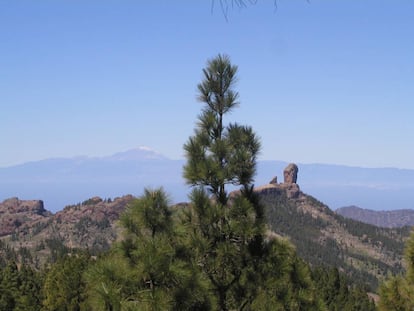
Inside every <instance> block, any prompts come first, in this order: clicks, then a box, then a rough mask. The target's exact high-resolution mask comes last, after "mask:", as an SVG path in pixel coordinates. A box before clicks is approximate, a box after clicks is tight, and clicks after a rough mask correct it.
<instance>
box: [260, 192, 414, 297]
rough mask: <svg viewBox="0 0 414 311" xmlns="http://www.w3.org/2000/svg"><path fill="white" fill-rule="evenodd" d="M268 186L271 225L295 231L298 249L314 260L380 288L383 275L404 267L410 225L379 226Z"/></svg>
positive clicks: (286, 232)
mask: <svg viewBox="0 0 414 311" xmlns="http://www.w3.org/2000/svg"><path fill="white" fill-rule="evenodd" d="M270 190H271V189H267V191H262V193H261V194H260V196H261V198H262V202H263V204H264V205H265V206H266V211H267V219H268V223H269V225H270V227H271V229H272V230H273V231H274V232H276V233H278V234H280V235H282V236H286V237H289V239H290V241H291V242H292V243H293V244H294V245H295V246H296V248H297V252H298V255H299V256H300V257H301V258H303V259H304V260H305V261H307V262H308V263H310V264H311V265H312V266H321V265H326V266H330V267H337V268H338V269H340V270H341V271H343V272H345V273H346V274H347V275H348V276H349V277H350V278H351V279H352V280H354V281H355V282H358V283H361V284H364V286H367V287H368V288H370V290H371V291H375V289H376V288H377V286H378V281H380V280H382V279H383V278H384V277H385V276H387V275H388V274H390V273H391V274H397V273H401V272H402V271H403V267H402V264H401V261H402V254H403V249H404V241H405V240H406V238H407V237H408V235H409V228H408V227H404V228H395V229H389V228H379V227H376V226H373V225H369V224H364V223H361V222H358V221H354V220H351V219H347V218H344V217H342V216H340V215H337V214H335V213H334V212H332V211H331V210H330V209H329V208H328V207H326V206H325V205H323V204H322V203H321V202H318V201H317V200H315V199H314V198H312V197H310V196H307V195H305V194H303V193H300V194H299V196H298V197H296V198H288V197H287V196H286V195H285V193H284V192H280V191H277V190H275V191H270Z"/></svg>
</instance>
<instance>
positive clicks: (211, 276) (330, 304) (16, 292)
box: [0, 55, 414, 311]
mask: <svg viewBox="0 0 414 311" xmlns="http://www.w3.org/2000/svg"><path fill="white" fill-rule="evenodd" d="M236 72H237V67H235V66H233V65H231V63H230V60H229V59H228V57H225V56H221V55H219V56H218V57H217V58H215V59H212V60H211V61H209V62H208V65H207V67H206V68H205V69H204V71H203V73H204V80H203V81H202V82H201V83H200V84H199V86H198V89H199V99H200V101H201V102H202V103H203V108H202V112H201V114H200V116H199V119H198V123H197V127H196V129H195V132H194V135H193V136H191V137H190V138H189V139H188V141H187V143H186V144H185V146H184V150H185V153H186V157H187V164H186V165H185V167H184V176H185V178H186V180H187V182H188V184H189V185H191V186H192V191H191V194H190V203H189V204H183V205H180V206H175V207H171V206H170V202H169V200H168V196H167V195H166V194H165V192H164V191H163V190H162V189H155V190H150V189H146V190H145V191H144V194H143V195H142V196H141V197H140V198H138V199H134V200H129V199H128V200H129V201H128V202H129V203H128V207H127V208H126V210H125V211H124V212H123V213H122V215H121V217H120V221H119V225H120V227H121V228H122V234H121V238H119V239H118V240H117V241H116V242H114V243H112V245H111V246H109V244H104V245H105V247H100V248H99V247H93V246H94V245H95V244H94V243H95V242H96V238H94V237H91V235H92V234H91V232H98V230H101V231H105V232H106V233H107V234H106V235H105V236H104V237H105V239H103V242H105V243H107V241H109V240H110V239H109V238H108V235H112V233H111V232H112V231H109V229H111V228H112V222H110V221H109V222H108V221H106V219H107V218H106V217H112V218H111V219H115V216H114V214H111V211H109V210H106V209H99V210H98V212H100V213H101V214H100V215H101V216H102V217H95V216H93V217H92V215H94V214H93V212H94V211H95V212H96V210H95V208H94V207H95V206H96V204H98V205H99V204H101V203H102V202H101V201H100V200H99V199H97V198H94V199H91V200H88V201H85V202H83V203H82V204H79V205H76V206H70V207H67V208H66V209H65V210H66V211H65V212H66V214H61V215H60V216H61V217H58V218H56V219H54V220H53V221H52V223H53V225H54V226H53V228H54V229H53V230H52V229H50V231H46V233H51V234H50V235H48V236H47V235H46V234H44V235H43V236H47V238H45V240H44V241H43V240H42V243H43V244H40V243H39V244H36V245H35V247H36V248H38V249H39V251H44V250H46V249H48V250H49V252H48V253H47V254H48V259H47V260H44V261H42V263H39V262H37V261H36V259H33V256H31V252H30V251H29V250H28V249H25V248H21V249H22V250H21V251H18V252H16V251H15V250H14V249H12V248H11V247H9V246H8V244H7V243H4V242H1V244H0V246H1V249H0V252H1V253H2V256H1V257H0V258H1V261H0V310H7V311H11V310H50V311H51V310H62V311H63V310H111V311H115V310H361V311H362V310H364V311H370V310H374V309H375V306H374V304H373V302H372V301H371V299H370V298H369V297H368V295H367V294H366V293H367V290H368V288H367V287H366V284H362V285H360V284H359V283H357V282H355V281H354V280H355V278H353V277H354V276H355V274H356V271H362V269H358V267H359V266H357V264H359V262H360V261H361V262H362V261H364V260H365V259H366V258H368V257H365V256H368V255H364V254H363V253H361V250H363V248H361V247H362V246H364V245H365V244H364V243H365V242H364V241H365V240H367V242H366V243H368V240H370V243H380V244H378V252H381V251H382V252H388V251H389V250H388V248H389V247H400V245H402V244H401V242H400V241H399V240H398V239H400V240H401V239H402V233H400V232H397V231H386V230H385V231H381V230H382V229H378V228H376V227H372V228H371V229H372V230H371V229H370V230H371V231H370V230H368V229H369V228H368V227H367V228H365V229H366V230H367V232H365V229H364V228H360V227H359V225H356V223H355V222H352V221H351V222H349V223H348V222H347V221H346V220H344V219H343V218H338V216H336V215H335V214H333V213H332V212H330V211H329V210H328V209H327V208H326V207H324V206H323V205H322V204H320V203H318V202H315V200H314V199H312V198H311V197H308V196H306V195H304V194H302V193H300V192H298V193H297V194H296V195H295V196H289V195H287V194H286V193H287V192H284V191H280V189H278V188H277V187H276V186H275V187H276V188H274V187H273V188H272V187H270V188H272V189H273V190H272V189H270V188H269V189H258V190H255V189H254V187H253V184H252V182H253V177H254V174H255V170H256V157H257V154H258V152H259V150H260V143H259V141H258V138H257V136H256V134H255V133H254V132H253V130H252V128H250V127H248V126H242V125H239V124H236V123H234V124H231V123H230V124H228V123H226V119H225V117H226V116H227V114H228V113H229V112H231V111H232V110H233V109H234V108H235V107H236V106H237V104H238V102H237V100H238V93H237V92H236V91H235V90H234V84H235V80H236ZM229 186H232V187H237V188H238V189H239V190H238V191H235V192H231V193H230V192H229V190H228V187H229ZM116 202H117V200H115V201H114V203H112V202H109V203H110V204H115V205H114V206H115V207H117V208H119V206H118V205H116V204H118V203H116ZM107 203H108V202H107ZM99 206H102V205H99ZM86 212H88V213H86ZM69 216H70V217H69ZM80 216H81V217H80ZM332 219H333V220H332ZM333 224H334V225H333ZM59 225H62V227H61V228H67V229H68V231H72V228H74V231H75V234H72V235H69V234H67V232H68V231H60V230H59V229H58V228H59ZM335 226H337V227H335ZM354 226H355V228H353V227H354ZM20 227H21V225H19V228H20ZM348 227H349V228H351V227H352V229H348ZM45 228H49V227H48V225H46V224H43V223H39V225H37V227H32V228H29V229H27V230H26V229H25V230H26V231H25V232H24V233H21V231H20V232H19V234H22V235H23V236H26V238H25V239H24V242H25V243H29V242H30V239H29V237H30V236H35V235H37V234H40V233H41V232H43V231H44V230H45ZM335 228H336V229H338V228H339V229H340V228H342V229H343V230H342V231H341V230H333V229H335ZM375 228H376V229H375ZM270 229H271V230H270ZM282 229H283V230H282ZM345 229H346V230H345ZM374 229H375V230H374ZM48 230H49V229H48ZM91 230H92V231H91ZM349 230H352V232H354V235H351V234H349ZM285 232H288V234H289V236H290V239H291V241H292V242H293V243H294V244H296V245H297V251H298V253H297V251H296V249H295V247H294V246H293V244H292V243H291V242H290V241H288V239H286V238H282V237H280V236H278V234H277V233H279V234H280V235H282V234H283V235H287V233H285ZM323 232H325V233H323ZM338 232H342V233H344V234H343V235H341V234H338ZM347 232H348V234H346V233H347ZM72 233H73V232H72ZM330 235H332V236H331V237H330V238H328V236H330ZM65 236H67V237H70V238H71V239H73V245H87V246H88V247H87V248H88V249H89V252H87V251H80V250H79V249H77V247H73V246H72V247H71V246H70V245H69V244H68V243H65V242H66V241H65ZM17 238H19V237H18V236H16V238H15V239H10V242H13V241H16V239H17ZM346 238H349V239H350V241H346ZM395 240H397V242H395V243H397V244H392V245H391V243H394V242H393V241H395ZM82 241H86V242H85V244H81V242H82ZM91 241H92V243H91ZM317 241H320V243H319V244H317V243H316V242H317ZM338 241H341V243H343V245H340V246H339V244H338ZM103 242H102V243H103ZM75 243H76V244H75ZM96 243H97V244H98V245H101V244H99V241H98V242H96ZM308 243H309V244H308ZM312 243H313V244H312ZM388 244H390V245H388ZM28 245H29V244H28ZM309 245H310V247H314V248H317V249H325V248H326V249H327V251H326V253H324V251H322V252H318V254H321V258H319V259H315V256H312V255H311V254H312V249H311V248H309ZM321 245H322V247H321ZM344 245H345V246H348V245H349V248H350V247H351V245H352V250H353V252H352V251H350V252H349V253H352V254H354V255H353V257H352V256H350V255H345V252H344V251H342V249H343V247H344ZM366 249H367V250H369V251H370V252H373V254H371V255H372V256H373V258H375V256H376V254H377V253H375V249H372V248H366ZM408 249H409V250H410V249H414V247H412V246H409V248H408ZM91 251H92V252H93V255H94V256H92V254H91ZM313 251H314V252H313V253H315V249H314V250H313ZM335 251H336V252H335ZM411 253H412V251H408V252H407V254H409V255H407V256H408V257H409V258H411V259H412V257H413V256H412V254H411ZM356 254H358V256H362V257H361V258H360V257H357V255H356ZM410 254H411V255H410ZM3 255H4V256H3ZM299 255H300V256H299ZM322 256H326V261H325V260H324V259H322ZM347 256H348V257H347ZM338 257H339V258H340V260H338ZM329 258H330V259H329ZM304 259H306V260H304ZM387 260H388V259H387ZM394 260H395V261H396V262H398V259H397V258H396V259H394ZM354 261H355V263H354ZM412 261H414V260H412ZM17 262H18V263H19V264H16V263H17ZM379 262H382V261H381V260H380V259H378V262H373V263H372V262H370V263H369V264H370V265H373V266H375V265H376V266H375V269H380V268H379ZM309 263H311V265H309ZM322 264H327V265H330V266H332V267H331V268H322V267H319V266H320V265H322ZM33 267H36V269H34V268H33ZM349 267H353V268H354V270H352V269H350V270H347V269H348V268H349ZM390 267H392V264H391V263H390ZM390 269H391V268H390ZM340 271H344V272H347V273H348V275H349V276H351V277H352V278H353V279H350V278H348V277H346V276H345V274H344V273H343V272H340ZM381 271H382V270H381ZM381 273H382V272H381ZM384 273H385V272H384ZM370 275H371V274H370ZM412 275H413V272H412V269H411V270H410V269H409V270H408V274H407V278H404V279H403V280H404V281H399V280H400V279H401V280H402V278H400V279H398V281H396V282H395V281H393V280H391V281H389V282H391V283H386V285H384V287H383V289H382V291H383V293H384V297H386V294H387V293H388V292H389V290H388V288H389V287H390V286H389V285H387V284H394V283H398V284H397V285H398V286H400V287H404V288H405V289H406V290H405V292H407V291H408V287H406V286H408V285H407V284H411V283H409V279H412ZM364 277H365V276H364V275H363V276H362V277H361V279H364ZM365 280H366V279H365ZM392 282H394V283H392ZM368 283H369V282H368ZM387 286H388V287H387ZM405 292H404V293H405ZM387 299H388V298H387ZM388 300H392V299H388ZM386 301H387V300H385V298H384V300H383V303H384V304H385V303H386ZM385 310H386V309H385Z"/></svg>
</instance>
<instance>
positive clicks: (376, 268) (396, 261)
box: [0, 166, 409, 289]
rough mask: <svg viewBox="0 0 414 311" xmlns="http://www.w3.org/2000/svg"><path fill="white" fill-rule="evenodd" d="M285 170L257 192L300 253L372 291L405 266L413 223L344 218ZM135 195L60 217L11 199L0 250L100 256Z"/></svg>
mask: <svg viewBox="0 0 414 311" xmlns="http://www.w3.org/2000/svg"><path fill="white" fill-rule="evenodd" d="M289 167H290V169H291V168H292V166H289ZM293 167H294V166H293ZM284 175H285V176H284V177H285V178H284V182H283V183H277V180H276V179H273V180H272V182H271V183H270V184H267V185H264V186H261V187H258V188H256V192H257V193H258V194H259V196H260V199H261V202H262V203H263V204H264V205H265V207H266V212H267V217H268V223H269V229H270V230H271V231H273V232H274V233H275V234H277V235H280V236H283V237H286V238H287V239H289V240H290V241H291V242H292V243H293V244H294V245H295V246H296V248H297V252H298V254H299V256H301V257H302V258H303V259H305V260H306V261H307V262H309V263H310V264H311V265H312V266H332V267H334V266H336V267H338V268H339V269H340V270H341V271H343V272H346V273H347V274H348V275H349V276H351V277H352V278H353V279H354V280H357V281H358V282H362V283H364V284H366V285H368V286H369V287H371V288H372V289H375V288H376V286H377V284H378V280H379V279H382V278H383V277H384V276H386V275H387V274H388V273H389V272H392V273H397V272H400V271H402V269H403V268H402V253H403V249H404V241H405V239H406V238H407V236H408V234H409V229H408V228H401V229H388V228H379V227H376V226H373V225H369V224H364V223H361V222H358V221H355V220H352V219H347V218H344V217H342V216H341V215H338V214H336V213H334V212H333V211H332V210H330V209H329V208H328V207H327V206H326V205H324V204H323V203H321V202H319V201H318V200H317V199H315V198H313V197H312V196H309V195H307V194H305V193H303V192H302V191H301V190H300V188H299V185H298V184H297V183H296V178H297V167H296V173H295V172H294V171H289V169H287V170H285V172H284ZM133 199H134V197H133V196H130V195H128V196H124V197H120V198H116V199H114V200H110V199H106V200H103V199H101V198H99V197H94V198H91V199H89V200H86V201H84V202H82V203H79V204H75V205H71V206H67V207H65V208H64V209H63V210H62V211H60V212H58V213H56V214H52V213H50V212H47V211H46V210H44V208H43V205H42V204H41V201H21V200H18V199H16V198H14V199H11V200H6V201H4V202H3V203H0V213H2V214H1V215H2V216H1V221H2V222H3V223H7V224H8V226H2V229H3V233H2V237H1V240H2V241H3V243H0V246H1V247H2V249H0V252H1V253H2V254H3V255H5V254H6V253H7V252H8V253H7V257H10V256H15V257H16V258H17V259H18V260H19V261H24V262H28V263H33V264H35V265H38V266H39V265H41V264H42V263H44V262H45V260H46V258H51V260H54V258H56V257H58V256H59V254H60V253H64V252H67V251H69V250H70V249H72V248H81V249H88V250H89V251H90V252H91V253H92V254H98V253H99V252H101V251H104V250H107V249H108V248H109V247H110V245H111V243H112V242H113V241H114V240H116V239H117V237H119V233H120V232H119V228H118V227H117V219H118V218H119V215H120V213H122V211H124V210H125V208H126V207H127V205H128V204H129V203H130V202H131V201H132V200H133ZM28 206H32V208H29V207H28ZM185 206H186V204H181V208H183V207H185ZM5 215H7V217H6V216H5ZM6 228H7V230H6ZM7 245H9V246H12V249H14V250H15V252H14V253H12V251H11V249H10V247H9V246H7Z"/></svg>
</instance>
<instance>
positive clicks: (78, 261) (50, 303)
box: [42, 254, 89, 311]
mask: <svg viewBox="0 0 414 311" xmlns="http://www.w3.org/2000/svg"><path fill="white" fill-rule="evenodd" d="M88 263H89V255H88V254H72V255H71V256H63V257H61V258H60V259H59V260H58V261H56V262H55V263H54V264H53V265H52V267H51V269H50V270H49V271H48V272H47V273H46V276H45V282H44V285H43V294H44V300H43V309H42V310H44V311H48V310H50V311H52V310H54V311H79V310H82V308H81V307H82V304H83V300H84V292H85V282H84V280H83V278H82V275H83V272H84V271H85V269H86V268H87V266H88Z"/></svg>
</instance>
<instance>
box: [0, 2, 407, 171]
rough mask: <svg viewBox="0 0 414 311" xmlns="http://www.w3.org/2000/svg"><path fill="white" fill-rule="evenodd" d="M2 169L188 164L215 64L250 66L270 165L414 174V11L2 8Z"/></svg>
mask: <svg viewBox="0 0 414 311" xmlns="http://www.w3.org/2000/svg"><path fill="white" fill-rule="evenodd" d="M0 42H1V45H0V109H1V110H0V111H1V113H0V146H1V152H0V167H4V166H10V165H14V164H18V163H22V162H26V161H31V160H39V159H45V158H50V157H72V156H77V155H88V156H103V155H109V154H112V153H115V152H119V151H125V150H128V149H131V148H135V147H137V146H141V145H145V146H149V147H151V148H153V149H155V150H157V151H158V152H160V153H162V154H164V155H165V156H167V157H169V158H172V159H180V158H182V157H183V149H182V146H183V144H184V143H185V142H186V140H187V138H188V137H189V136H190V135H192V133H193V129H194V126H195V122H196V118H197V115H198V113H199V112H200V109H201V107H202V106H201V104H200V103H198V102H197V101H196V86H197V83H199V82H200V80H201V78H202V74H201V70H202V68H203V67H204V66H205V63H206V61H207V59H209V58H212V57H214V56H216V55H217V54H218V53H224V54H228V55H229V56H230V57H231V59H232V62H233V63H234V64H236V65H238V67H239V82H238V85H237V90H238V91H239V93H240V99H241V105H240V107H239V108H238V109H237V110H235V111H234V112H233V114H232V115H231V116H230V120H231V121H237V122H239V123H242V124H248V125H251V126H252V127H253V128H254V130H255V131H256V132H257V134H258V135H259V136H260V137H261V139H262V145H263V149H262V153H261V159H266V160H284V161H290V162H298V163H334V164H345V165H351V166H365V167H399V168H412V169H414V162H413V159H414V144H413V137H414V122H413V115H414V105H413V99H414V57H413V55H414V1H409V0H406V1H381V0H375V1H371V0H365V1H349V0H337V1H328V0H325V1H316V0H315V1H310V2H307V1H305V0H289V1H287V0H285V1H278V2H277V9H275V7H274V4H273V0H259V1H258V2H257V4H256V5H249V6H248V7H247V8H243V9H238V8H233V9H230V11H229V12H228V16H227V20H226V18H224V16H223V14H222V12H221V11H220V8H219V6H218V1H217V0H216V5H215V7H214V8H213V10H212V2H211V1H210V0H199V1H194V0H187V1H185V0H182V1H171V0H154V1H115V0H113V1H107V0H104V1H102V0H99V1H89V0H82V1H80V0H79V1H73V0H71V1H56V0H42V1H35V0H31V1H23V0H22V1H6V0H0Z"/></svg>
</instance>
